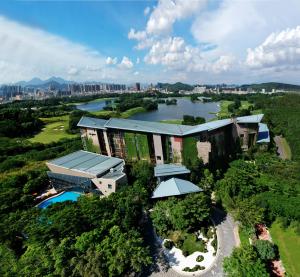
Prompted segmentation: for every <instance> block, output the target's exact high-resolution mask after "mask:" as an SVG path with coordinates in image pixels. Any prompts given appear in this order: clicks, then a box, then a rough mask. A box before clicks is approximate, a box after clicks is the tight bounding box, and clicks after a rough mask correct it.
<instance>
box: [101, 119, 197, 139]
mask: <svg viewBox="0 0 300 277" xmlns="http://www.w3.org/2000/svg"><path fill="white" fill-rule="evenodd" d="M105 127H107V128H115V129H123V130H130V131H139V132H146V133H157V134H167V135H175V136H176V135H179V136H180V135H184V133H185V132H187V131H189V130H191V129H193V128H194V127H193V126H187V125H179V124H167V123H161V122H154V121H143V120H133V119H121V118H111V119H110V120H108V121H107V122H106V124H105Z"/></svg>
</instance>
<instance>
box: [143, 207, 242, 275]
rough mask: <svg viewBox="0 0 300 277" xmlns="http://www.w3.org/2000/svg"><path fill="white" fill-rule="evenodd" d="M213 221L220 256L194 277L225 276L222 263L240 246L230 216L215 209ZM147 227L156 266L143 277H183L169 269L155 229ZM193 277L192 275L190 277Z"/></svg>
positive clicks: (234, 225)
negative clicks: (157, 240)
mask: <svg viewBox="0 0 300 277" xmlns="http://www.w3.org/2000/svg"><path fill="white" fill-rule="evenodd" d="M212 219H213V221H214V222H215V224H216V227H217V235H218V243H219V245H218V254H217V257H216V260H215V262H214V264H213V266H212V267H211V268H209V269H207V270H206V271H204V272H203V273H198V274H196V273H195V274H194V276H201V277H211V276H216V277H221V276H223V270H222V262H223V258H224V257H227V256H230V254H231V252H232V249H233V248H234V247H235V246H238V245H239V243H240V242H239V236H238V233H237V225H236V224H235V223H234V221H233V219H232V218H231V216H230V215H226V214H225V213H224V212H223V211H221V210H220V209H217V208H214V210H213V215H212ZM148 224H149V225H148V226H147V237H148V239H149V241H148V243H150V245H151V253H152V255H153V257H154V260H155V264H154V265H152V267H151V268H148V269H147V271H145V272H144V273H143V274H142V275H141V276H143V277H148V276H150V277H181V276H186V275H181V274H178V273H177V272H175V271H174V270H172V269H170V268H168V264H167V263H166V261H164V257H163V251H162V250H161V248H160V249H159V248H158V247H157V245H156V243H155V242H156V240H155V237H154V232H153V228H152V226H151V223H150V222H149V223H148ZM189 276H191V275H189Z"/></svg>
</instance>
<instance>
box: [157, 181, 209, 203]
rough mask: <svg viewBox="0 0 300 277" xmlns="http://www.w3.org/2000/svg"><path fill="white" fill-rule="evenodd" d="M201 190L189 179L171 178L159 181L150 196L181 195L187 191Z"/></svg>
mask: <svg viewBox="0 0 300 277" xmlns="http://www.w3.org/2000/svg"><path fill="white" fill-rule="evenodd" d="M200 191H203V190H202V189H200V188H199V187H198V186H196V185H194V184H193V183H191V182H190V181H186V180H182V179H178V178H171V179H169V180H167V181H164V182H161V183H160V184H159V185H158V186H157V188H156V189H155V190H154V192H153V196H152V198H161V197H168V196H175V195H183V194H188V193H194V192H200Z"/></svg>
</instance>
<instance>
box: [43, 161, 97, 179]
mask: <svg viewBox="0 0 300 277" xmlns="http://www.w3.org/2000/svg"><path fill="white" fill-rule="evenodd" d="M46 165H47V166H48V168H49V169H50V170H51V171H52V172H54V173H59V174H67V175H73V176H79V177H87V178H94V177H95V176H93V175H91V174H88V173H84V172H79V171H74V170H70V169H67V168H63V167H60V166H56V165H53V164H50V163H46Z"/></svg>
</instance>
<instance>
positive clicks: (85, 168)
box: [48, 150, 124, 177]
mask: <svg viewBox="0 0 300 277" xmlns="http://www.w3.org/2000/svg"><path fill="white" fill-rule="evenodd" d="M123 162H124V161H123V160H122V159H119V158H115V157H108V156H104V155H100V154H96V153H92V152H87V151H83V150H80V151H77V152H74V153H71V154H69V155H66V156H63V157H61V158H58V159H55V160H52V161H49V162H48V164H52V165H55V166H59V167H63V168H67V169H70V170H73V171H79V172H84V173H87V174H90V175H92V176H95V177H96V176H97V177H98V176H99V175H101V174H103V173H105V172H107V171H108V170H110V169H111V168H113V167H116V166H117V165H120V164H121V163H123Z"/></svg>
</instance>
